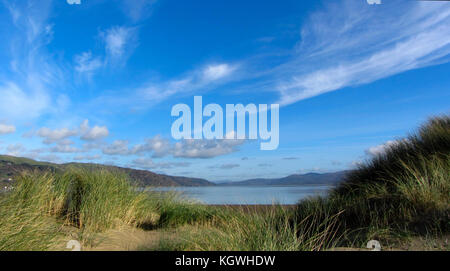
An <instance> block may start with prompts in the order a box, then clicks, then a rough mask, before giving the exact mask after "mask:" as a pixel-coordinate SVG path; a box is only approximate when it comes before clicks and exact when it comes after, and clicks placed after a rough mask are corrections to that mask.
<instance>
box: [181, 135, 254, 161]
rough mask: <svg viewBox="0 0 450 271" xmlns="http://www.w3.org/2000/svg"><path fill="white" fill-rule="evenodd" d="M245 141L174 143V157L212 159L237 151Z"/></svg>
mask: <svg viewBox="0 0 450 271" xmlns="http://www.w3.org/2000/svg"><path fill="white" fill-rule="evenodd" d="M244 142H245V140H237V139H222V140H196V139H186V140H183V141H180V142H177V143H175V146H174V149H173V156H174V157H183V158H212V157H216V156H220V155H225V154H229V153H232V152H235V151H237V147H238V146H240V145H242V144H244Z"/></svg>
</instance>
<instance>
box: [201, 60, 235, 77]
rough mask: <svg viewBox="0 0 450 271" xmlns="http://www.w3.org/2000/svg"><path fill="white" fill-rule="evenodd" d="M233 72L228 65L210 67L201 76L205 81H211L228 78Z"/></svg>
mask: <svg viewBox="0 0 450 271" xmlns="http://www.w3.org/2000/svg"><path fill="white" fill-rule="evenodd" d="M233 70H234V68H233V67H230V65H228V64H219V65H210V66H208V67H206V68H205V69H204V70H203V76H204V78H205V80H208V81H213V80H218V79H221V78H224V77H226V76H228V75H229V74H231V73H232V72H233Z"/></svg>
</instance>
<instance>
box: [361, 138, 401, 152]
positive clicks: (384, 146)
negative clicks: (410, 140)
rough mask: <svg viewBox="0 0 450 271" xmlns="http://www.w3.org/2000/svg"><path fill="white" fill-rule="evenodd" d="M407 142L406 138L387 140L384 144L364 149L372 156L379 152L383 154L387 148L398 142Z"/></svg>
mask: <svg viewBox="0 0 450 271" xmlns="http://www.w3.org/2000/svg"><path fill="white" fill-rule="evenodd" d="M405 142H407V141H406V139H405V140H402V141H399V140H389V141H387V142H386V143H384V144H381V145H378V146H374V147H370V148H369V149H367V150H366V153H367V154H369V155H372V156H378V155H381V154H384V153H385V152H386V150H389V149H390V148H392V147H395V146H396V145H398V144H400V143H405Z"/></svg>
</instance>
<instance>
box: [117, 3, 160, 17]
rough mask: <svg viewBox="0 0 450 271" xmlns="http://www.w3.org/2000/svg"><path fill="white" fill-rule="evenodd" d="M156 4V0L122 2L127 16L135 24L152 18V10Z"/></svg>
mask: <svg viewBox="0 0 450 271" xmlns="http://www.w3.org/2000/svg"><path fill="white" fill-rule="evenodd" d="M156 2H157V1H156V0H133V1H122V3H123V7H124V12H125V14H126V15H127V16H129V17H130V18H131V19H132V20H133V21H135V22H136V21H139V20H141V19H144V18H146V17H148V16H150V14H151V8H152V6H153V5H154V4H155V3H156Z"/></svg>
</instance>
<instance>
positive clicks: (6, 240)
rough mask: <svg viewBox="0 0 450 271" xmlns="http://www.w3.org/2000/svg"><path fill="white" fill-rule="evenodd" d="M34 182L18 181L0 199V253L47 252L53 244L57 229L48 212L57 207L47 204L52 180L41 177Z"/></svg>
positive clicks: (22, 179)
mask: <svg viewBox="0 0 450 271" xmlns="http://www.w3.org/2000/svg"><path fill="white" fill-rule="evenodd" d="M35 180H36V182H33V181H30V179H29V178H27V177H23V178H21V181H20V182H19V183H18V184H17V186H16V187H15V189H14V190H13V191H12V192H9V193H8V194H7V195H5V194H4V195H2V197H1V198H0V232H1V234H0V250H14V251H16V250H47V249H49V248H50V247H52V246H53V245H54V243H55V242H56V240H57V238H58V231H59V227H58V225H57V223H56V222H55V220H54V219H52V217H51V212H52V210H53V209H54V207H55V206H56V205H58V203H57V202H56V199H55V198H53V199H55V201H49V200H48V199H49V197H48V196H49V193H51V192H50V189H49V187H51V184H52V181H53V179H52V178H51V176H50V175H40V176H39V177H37V178H36V179H35Z"/></svg>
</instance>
